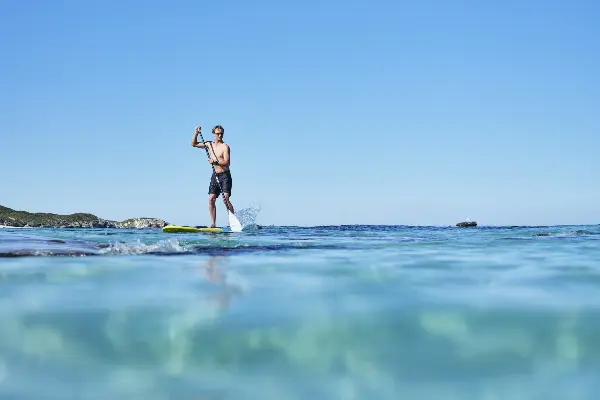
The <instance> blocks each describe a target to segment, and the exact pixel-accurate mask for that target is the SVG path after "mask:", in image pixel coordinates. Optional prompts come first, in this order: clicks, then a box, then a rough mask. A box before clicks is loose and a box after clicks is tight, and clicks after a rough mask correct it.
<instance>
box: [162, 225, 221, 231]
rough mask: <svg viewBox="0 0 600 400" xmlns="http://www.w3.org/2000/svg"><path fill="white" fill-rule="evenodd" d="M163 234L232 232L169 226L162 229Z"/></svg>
mask: <svg viewBox="0 0 600 400" xmlns="http://www.w3.org/2000/svg"><path fill="white" fill-rule="evenodd" d="M162 231H163V232H166V233H203V232H208V233H224V232H231V230H230V229H228V228H207V227H198V228H196V227H194V226H181V225H167V226H165V227H163V228H162Z"/></svg>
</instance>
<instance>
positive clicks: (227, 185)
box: [208, 170, 233, 197]
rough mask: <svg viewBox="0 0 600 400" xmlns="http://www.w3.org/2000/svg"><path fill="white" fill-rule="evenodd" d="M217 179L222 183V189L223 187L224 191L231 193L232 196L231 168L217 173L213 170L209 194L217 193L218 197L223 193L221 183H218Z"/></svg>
mask: <svg viewBox="0 0 600 400" xmlns="http://www.w3.org/2000/svg"><path fill="white" fill-rule="evenodd" d="M217 179H218V180H219V183H220V184H221V189H223V192H225V193H229V196H231V187H232V186H233V180H232V179H231V172H230V171H229V170H227V171H225V172H219V173H215V171H213V173H212V176H211V177H210V185H208V194H215V195H217V197H219V195H220V194H221V191H220V190H219V185H218V184H217Z"/></svg>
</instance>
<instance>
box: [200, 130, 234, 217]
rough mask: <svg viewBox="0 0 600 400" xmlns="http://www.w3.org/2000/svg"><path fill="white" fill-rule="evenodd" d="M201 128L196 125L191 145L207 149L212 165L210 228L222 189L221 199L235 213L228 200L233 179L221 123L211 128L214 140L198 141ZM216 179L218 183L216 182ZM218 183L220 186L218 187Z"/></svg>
mask: <svg viewBox="0 0 600 400" xmlns="http://www.w3.org/2000/svg"><path fill="white" fill-rule="evenodd" d="M200 130H201V128H200V127H199V126H197V127H196V130H195V132H194V137H193V138H192V146H193V147H198V148H200V149H204V148H205V147H206V148H207V149H208V154H209V157H208V163H209V164H211V165H213V166H214V170H213V173H212V176H211V178H210V184H209V185H208V211H209V213H210V219H211V222H212V223H211V225H210V228H214V227H215V226H216V219H217V209H216V207H215V201H216V199H217V197H219V195H220V194H221V189H222V190H223V192H222V193H223V201H224V202H225V206H226V207H227V209H228V210H229V211H231V212H232V213H233V214H235V211H234V210H233V205H231V202H230V201H229V197H230V196H231V187H232V185H233V180H232V179H231V172H230V171H229V146H228V145H227V144H226V143H225V142H223V135H224V134H225V130H224V129H223V127H222V126H221V125H217V126H215V127H214V128H213V129H212V133H213V135H214V136H215V141H214V142H210V141H209V142H206V144H205V143H203V142H198V135H199V134H200ZM217 180H218V183H217ZM219 183H220V184H221V187H220V188H219Z"/></svg>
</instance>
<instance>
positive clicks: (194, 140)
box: [191, 126, 204, 149]
mask: <svg viewBox="0 0 600 400" xmlns="http://www.w3.org/2000/svg"><path fill="white" fill-rule="evenodd" d="M199 134H200V127H199V126H197V127H196V131H195V132H194V136H192V143H191V144H192V147H198V148H199V149H203V148H204V143H202V142H198V135H199Z"/></svg>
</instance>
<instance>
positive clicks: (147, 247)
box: [100, 239, 189, 254]
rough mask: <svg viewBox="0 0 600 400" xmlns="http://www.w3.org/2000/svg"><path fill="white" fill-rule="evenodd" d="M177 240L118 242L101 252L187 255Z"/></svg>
mask: <svg viewBox="0 0 600 400" xmlns="http://www.w3.org/2000/svg"><path fill="white" fill-rule="evenodd" d="M187 252H189V250H187V249H185V248H184V247H183V246H182V245H181V243H179V241H178V240H177V239H166V240H160V241H158V242H156V243H148V244H146V243H142V242H141V241H140V240H137V241H135V242H128V243H123V242H116V243H110V244H109V245H108V246H106V247H105V248H103V249H102V250H100V253H101V254H156V253H187Z"/></svg>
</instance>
